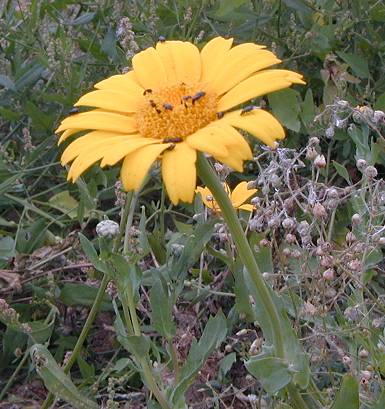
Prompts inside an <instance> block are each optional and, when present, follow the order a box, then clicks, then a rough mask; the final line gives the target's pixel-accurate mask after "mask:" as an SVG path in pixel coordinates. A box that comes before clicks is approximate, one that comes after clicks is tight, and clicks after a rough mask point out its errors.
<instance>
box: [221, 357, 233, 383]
mask: <svg viewBox="0 0 385 409" xmlns="http://www.w3.org/2000/svg"><path fill="white" fill-rule="evenodd" d="M236 360H237V354H236V353H235V352H231V353H230V354H227V355H226V356H225V357H223V358H222V359H221V361H220V362H219V370H218V376H219V381H220V382H222V381H223V379H224V378H225V376H226V374H227V372H229V370H230V369H231V367H232V366H233V363H234V362H236Z"/></svg>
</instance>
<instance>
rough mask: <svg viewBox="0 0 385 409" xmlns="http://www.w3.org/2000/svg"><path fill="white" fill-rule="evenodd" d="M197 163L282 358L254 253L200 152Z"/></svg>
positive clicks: (280, 342)
mask: <svg viewBox="0 0 385 409" xmlns="http://www.w3.org/2000/svg"><path fill="white" fill-rule="evenodd" d="M197 165H198V173H199V177H200V178H201V180H202V181H203V183H204V184H205V185H206V186H207V187H208V188H209V189H210V192H211V193H212V194H213V196H214V198H215V200H216V202H217V203H218V205H219V207H220V208H221V213H222V216H223V218H224V219H225V221H226V223H227V226H228V228H229V230H230V232H231V235H232V237H233V240H234V243H235V245H236V247H237V250H238V252H239V255H240V257H241V260H242V262H243V264H244V266H245V267H246V269H247V271H248V273H249V275H250V277H251V279H252V281H253V282H254V284H255V286H256V289H257V292H258V296H259V298H260V300H261V301H262V303H263V304H264V306H265V307H266V311H267V313H268V314H269V317H270V322H271V325H272V331H273V337H274V347H275V353H276V355H277V356H278V357H280V358H284V357H285V352H284V342H283V335H282V330H281V327H280V325H279V322H280V318H279V314H278V311H277V308H276V306H275V304H274V302H273V300H272V298H271V296H270V293H269V290H268V289H267V287H266V284H265V282H264V280H263V277H262V274H261V272H260V270H259V267H258V264H257V262H256V261H255V258H254V255H253V253H252V251H251V248H250V245H249V243H248V241H247V239H246V237H245V234H244V232H243V229H242V227H241V224H240V223H239V220H238V217H237V215H236V213H235V210H234V208H233V205H232V204H231V202H230V199H229V197H228V195H227V193H226V192H225V190H224V189H223V187H222V184H221V182H220V181H219V179H218V177H217V175H216V174H215V172H214V170H213V169H212V167H211V165H210V164H209V163H208V161H207V159H206V158H205V157H204V156H203V155H202V154H198V161H197Z"/></svg>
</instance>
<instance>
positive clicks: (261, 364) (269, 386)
mask: <svg viewBox="0 0 385 409" xmlns="http://www.w3.org/2000/svg"><path fill="white" fill-rule="evenodd" d="M245 366H246V368H247V370H248V371H249V372H250V373H251V374H252V375H253V376H255V377H256V378H257V379H258V380H259V381H260V382H261V384H262V386H263V388H264V389H265V391H266V392H267V393H268V394H269V395H274V394H275V393H276V392H278V391H279V390H281V389H282V388H284V387H285V386H286V385H287V384H288V383H290V382H291V380H292V373H291V371H290V370H289V367H288V364H287V362H285V361H284V360H282V359H280V358H277V357H273V356H266V355H265V354H263V355H262V354H261V355H258V356H255V357H252V358H250V359H249V360H248V361H247V362H245Z"/></svg>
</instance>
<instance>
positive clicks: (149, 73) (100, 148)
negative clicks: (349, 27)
mask: <svg viewBox="0 0 385 409" xmlns="http://www.w3.org/2000/svg"><path fill="white" fill-rule="evenodd" d="M232 42H233V40H232V39H224V38H222V37H217V38H214V39H213V40H211V41H209V42H208V43H207V44H206V46H205V47H203V49H202V50H201V51H199V50H198V48H197V47H196V46H195V45H193V44H191V43H189V42H182V41H160V42H158V43H157V45H156V47H155V48H154V47H150V48H147V49H146V50H144V51H142V52H140V53H138V54H136V55H135V56H134V57H133V59H132V65H133V69H132V71H130V72H128V73H127V74H123V75H114V76H112V77H110V78H107V79H105V80H104V81H101V82H99V83H97V84H96V85H95V88H96V90H95V91H92V92H89V93H87V94H85V95H84V96H82V97H81V98H80V99H79V101H78V102H77V103H76V104H75V106H77V107H78V106H86V107H92V108H94V109H92V110H88V111H87V112H80V113H76V114H74V115H70V116H69V117H67V118H65V119H64V120H63V121H62V122H61V124H60V126H59V128H58V129H57V131H56V132H58V133H61V137H60V140H59V143H60V142H62V141H64V140H65V139H67V138H68V137H69V136H71V135H74V134H77V133H79V132H83V134H82V136H79V137H78V138H77V139H76V140H75V141H74V142H72V143H71V144H70V145H69V146H68V147H67V148H66V149H65V151H64V152H63V155H62V158H61V161H62V164H63V165H65V164H68V163H70V162H72V165H71V168H70V170H69V173H68V180H72V181H76V179H77V178H78V177H79V176H80V175H81V174H82V173H83V172H84V171H85V170H86V169H87V168H89V167H90V166H91V165H93V164H94V163H96V162H98V161H101V163H100V166H101V167H104V166H112V165H115V164H116V163H118V162H119V161H120V160H122V159H123V163H122V167H121V179H122V182H123V186H124V188H125V189H126V190H137V189H139V188H140V187H141V185H142V183H143V180H144V178H145V176H146V174H147V173H148V171H149V169H150V167H151V165H152V164H153V162H154V161H155V160H156V159H158V158H159V159H160V160H161V169H162V178H163V181H164V183H165V186H166V189H167V192H168V195H169V197H170V199H171V201H172V202H173V203H174V204H176V203H178V201H180V200H181V201H185V202H191V201H192V200H193V197H194V191H195V187H196V164H195V162H196V156H197V151H201V152H205V153H207V154H210V155H212V156H213V157H214V158H216V159H217V160H218V161H220V162H223V163H225V164H227V165H229V166H230V167H231V168H233V169H235V170H237V171H242V169H243V161H244V160H247V159H251V157H252V154H251V150H250V147H249V145H248V144H247V142H246V141H245V140H244V138H243V136H242V135H241V134H240V133H239V131H238V130H237V129H241V130H244V131H247V132H248V133H250V134H251V135H253V136H255V137H256V138H258V139H259V140H261V141H262V142H263V143H264V144H266V145H269V146H271V147H274V146H275V140H277V139H282V138H284V131H283V128H282V126H281V125H280V123H279V122H278V121H277V120H276V119H275V118H274V117H273V116H272V115H271V114H270V113H268V112H267V111H264V110H262V109H252V107H248V108H246V109H243V110H242V109H236V110H233V111H230V110H231V109H232V108H234V107H236V106H238V105H240V104H243V103H244V102H246V101H248V100H250V99H252V98H256V97H259V96H262V95H264V94H266V93H269V92H272V91H277V90H280V89H282V88H287V87H289V86H290V85H292V84H304V82H303V81H302V79H301V78H302V76H301V75H299V74H297V73H295V72H292V71H287V70H278V69H266V68H269V67H271V66H273V65H275V64H277V63H279V62H280V60H279V59H278V58H277V57H276V56H275V55H274V54H273V53H271V52H270V51H267V50H264V47H263V46H260V45H256V44H252V43H245V44H241V45H237V46H235V47H233V48H231V46H232ZM84 131H86V133H84Z"/></svg>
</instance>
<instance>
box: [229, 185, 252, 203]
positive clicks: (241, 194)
mask: <svg viewBox="0 0 385 409" xmlns="http://www.w3.org/2000/svg"><path fill="white" fill-rule="evenodd" d="M255 193H257V189H247V182H241V183H239V184H238V185H237V186H236V187H235V188H234V190H233V191H232V192H231V196H230V197H231V203H232V204H233V206H234V207H239V206H241V205H242V204H243V203H245V202H246V200H247V199H249V198H250V197H251V196H253V195H255Z"/></svg>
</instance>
